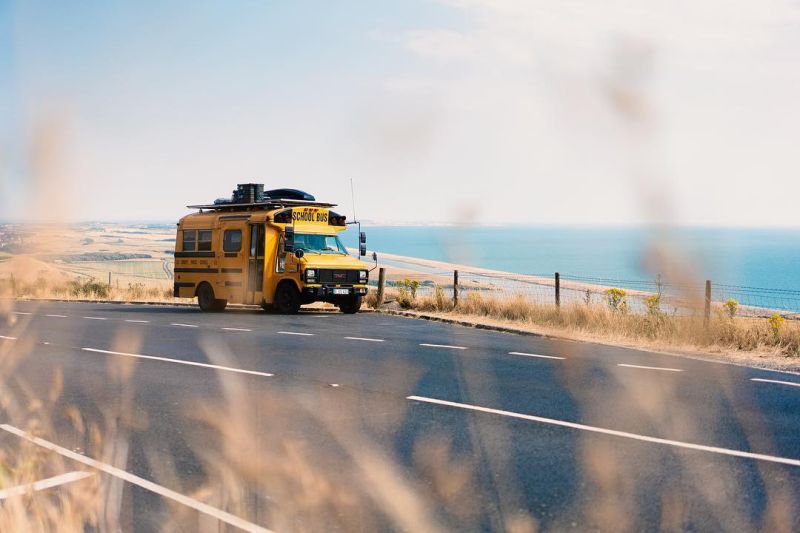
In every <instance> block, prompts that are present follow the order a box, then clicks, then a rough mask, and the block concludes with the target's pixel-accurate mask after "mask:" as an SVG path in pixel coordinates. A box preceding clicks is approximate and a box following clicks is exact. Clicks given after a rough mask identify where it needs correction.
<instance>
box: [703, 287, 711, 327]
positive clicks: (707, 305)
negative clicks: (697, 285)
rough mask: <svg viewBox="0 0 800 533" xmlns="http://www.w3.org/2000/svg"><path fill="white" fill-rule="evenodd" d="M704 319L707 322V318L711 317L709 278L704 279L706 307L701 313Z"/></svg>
mask: <svg viewBox="0 0 800 533" xmlns="http://www.w3.org/2000/svg"><path fill="white" fill-rule="evenodd" d="M703 316H704V317H705V320H706V324H708V321H709V319H710V318H711V280H710V279H707V280H706V308H705V313H704V315H703Z"/></svg>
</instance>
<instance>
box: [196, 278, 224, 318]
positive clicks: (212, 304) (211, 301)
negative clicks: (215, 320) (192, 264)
mask: <svg viewBox="0 0 800 533" xmlns="http://www.w3.org/2000/svg"><path fill="white" fill-rule="evenodd" d="M197 303H198V304H200V310H201V311H205V312H219V311H224V310H225V307H226V306H227V305H228V300H217V299H216V298H214V289H212V288H211V285H209V284H208V283H201V284H200V286H199V287H198V288H197Z"/></svg>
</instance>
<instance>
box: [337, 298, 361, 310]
mask: <svg viewBox="0 0 800 533" xmlns="http://www.w3.org/2000/svg"><path fill="white" fill-rule="evenodd" d="M359 309H361V295H360V294H356V295H354V296H352V297H351V298H348V299H346V300H342V301H341V302H339V311H341V312H342V313H344V314H346V315H354V314H356V313H358V311H359Z"/></svg>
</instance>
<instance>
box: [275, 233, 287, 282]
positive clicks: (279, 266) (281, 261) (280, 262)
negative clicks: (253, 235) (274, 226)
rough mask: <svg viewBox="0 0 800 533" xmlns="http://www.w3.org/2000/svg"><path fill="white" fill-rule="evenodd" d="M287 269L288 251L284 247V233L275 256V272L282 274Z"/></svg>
mask: <svg viewBox="0 0 800 533" xmlns="http://www.w3.org/2000/svg"><path fill="white" fill-rule="evenodd" d="M285 271H286V251H285V250H284V249H283V235H281V236H280V239H279V240H278V254H277V257H276V258H275V272H277V273H278V274H281V273H283V272H285Z"/></svg>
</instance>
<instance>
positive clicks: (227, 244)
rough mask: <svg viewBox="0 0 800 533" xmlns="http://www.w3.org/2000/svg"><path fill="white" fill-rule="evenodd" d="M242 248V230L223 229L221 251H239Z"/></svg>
mask: <svg viewBox="0 0 800 533" xmlns="http://www.w3.org/2000/svg"><path fill="white" fill-rule="evenodd" d="M241 250H242V230H240V229H229V230H225V234H224V236H223V238H222V251H223V252H228V253H231V252H240V251H241Z"/></svg>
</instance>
